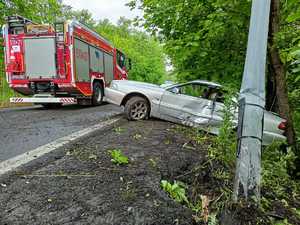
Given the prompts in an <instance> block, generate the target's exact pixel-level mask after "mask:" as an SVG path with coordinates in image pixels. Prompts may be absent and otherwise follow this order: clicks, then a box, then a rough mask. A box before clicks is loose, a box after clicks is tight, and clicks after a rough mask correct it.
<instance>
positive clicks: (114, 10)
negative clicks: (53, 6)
mask: <svg viewBox="0 0 300 225" xmlns="http://www.w3.org/2000/svg"><path fill="white" fill-rule="evenodd" d="M129 1H130V0H63V3H64V4H66V5H70V6H72V7H73V8H74V9H77V10H78V9H88V10H89V11H90V12H91V13H92V14H93V17H94V19H96V20H99V19H105V18H107V19H109V20H110V21H111V22H113V23H115V24H116V23H117V21H118V19H119V18H120V17H121V16H123V17H126V18H128V19H133V18H135V17H136V16H141V11H139V10H133V11H131V10H130V9H129V7H128V6H125V4H126V3H128V2H129Z"/></svg>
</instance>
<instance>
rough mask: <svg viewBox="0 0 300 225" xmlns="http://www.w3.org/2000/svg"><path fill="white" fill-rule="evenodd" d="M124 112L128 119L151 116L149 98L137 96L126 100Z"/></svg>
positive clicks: (141, 118) (143, 118)
mask: <svg viewBox="0 0 300 225" xmlns="http://www.w3.org/2000/svg"><path fill="white" fill-rule="evenodd" d="M124 112H125V115H126V117H127V119H128V120H135V121H137V120H145V119H148V117H149V113H150V105H149V103H148V101H147V99H145V98H143V97H139V96H135V97H132V98H130V99H129V100H128V101H127V102H126V104H125V110H124Z"/></svg>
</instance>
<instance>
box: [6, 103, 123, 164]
mask: <svg viewBox="0 0 300 225" xmlns="http://www.w3.org/2000/svg"><path fill="white" fill-rule="evenodd" d="M120 112H121V108H120V107H117V106H114V105H110V104H105V105H102V106H98V107H86V106H78V105H68V106H63V107H62V108H59V109H45V108H43V107H41V106H34V107H20V108H12V109H1V110H0V162H1V161H4V160H6V159H9V158H12V157H14V156H17V155H19V154H22V153H25V152H27V151H30V150H32V149H35V148H37V147H39V146H42V145H45V144H47V143H49V142H52V141H54V140H56V139H58V138H61V137H63V136H66V135H69V134H71V133H74V132H76V131H79V130H81V129H84V128H87V127H89V126H93V125H95V124H97V123H99V122H101V121H102V120H103V119H106V118H108V117H111V116H114V115H117V114H119V113H120Z"/></svg>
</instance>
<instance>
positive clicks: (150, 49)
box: [96, 18, 166, 83]
mask: <svg viewBox="0 0 300 225" xmlns="http://www.w3.org/2000/svg"><path fill="white" fill-rule="evenodd" d="M96 30H97V31H98V32H99V33H100V34H101V35H103V36H104V37H106V38H107V39H108V40H110V41H111V42H112V43H113V44H114V45H115V46H116V47H117V48H120V49H121V50H122V51H124V53H125V54H126V55H127V57H129V58H131V60H132V64H133V67H132V69H131V70H130V71H129V79H131V80H138V81H146V82H150V83H162V82H163V81H164V80H165V75H166V72H165V62H164V59H165V56H164V53H163V50H162V46H161V45H160V44H159V42H158V41H157V40H156V39H155V38H153V37H150V36H149V35H147V34H146V33H144V32H142V31H138V30H136V29H134V27H133V26H132V21H130V20H127V19H125V18H120V20H119V21H118V25H113V24H111V23H110V22H109V21H108V20H101V21H99V22H98V24H97V25H96Z"/></svg>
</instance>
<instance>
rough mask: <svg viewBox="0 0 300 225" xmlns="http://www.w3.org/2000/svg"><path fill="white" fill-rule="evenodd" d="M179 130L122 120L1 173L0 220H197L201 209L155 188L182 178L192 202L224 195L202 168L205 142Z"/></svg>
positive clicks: (188, 223)
mask: <svg viewBox="0 0 300 225" xmlns="http://www.w3.org/2000/svg"><path fill="white" fill-rule="evenodd" d="M183 130H184V129H183V128H182V127H181V126H178V125H174V124H171V123H168V122H164V121H159V120H148V121H142V122H128V121H126V120H121V121H120V122H119V123H118V124H115V125H114V127H111V128H108V129H106V130H102V131H97V132H94V133H93V134H92V135H89V136H88V137H85V138H82V139H80V140H78V141H77V142H75V143H72V144H70V145H67V146H64V147H62V148H61V149H58V150H57V151H55V152H52V153H51V154H48V155H47V156H46V157H42V158H40V159H37V160H35V161H33V162H32V163H30V164H28V165H26V166H24V167H22V168H19V169H18V171H15V172H13V173H11V174H7V175H6V176H4V177H2V178H1V179H0V184H1V186H0V224H1V225H4V224H9V225H10V224H12V225H18V224H22V225H23V224H30V225H34V224H36V225H43V224H99V225H173V224H174V225H193V224H196V220H197V218H198V217H199V216H200V215H196V213H195V212H194V211H192V210H191V209H190V208H188V207H187V206H186V205H184V204H180V203H177V202H175V201H174V200H173V199H171V198H170V197H169V196H168V194H167V193H166V192H164V191H163V190H162V188H161V186H160V182H161V180H168V181H170V182H173V181H174V180H177V181H182V182H184V183H185V184H187V185H188V186H189V187H190V188H189V189H188V193H187V195H188V198H189V199H190V201H192V202H195V201H196V200H197V198H199V197H200V194H201V195H203V196H208V197H209V199H211V201H218V200H219V199H221V198H222V194H221V193H219V192H218V191H217V190H218V187H219V186H220V180H216V179H213V178H212V174H211V170H210V169H209V168H211V167H210V166H206V165H207V164H208V160H207V148H208V147H209V143H206V144H197V143H196V142H195V140H192V139H191V138H190V137H189V135H188V134H187V133H186V132H183ZM115 149H119V150H121V151H122V152H123V153H124V155H126V156H128V158H129V163H128V164H127V165H116V164H114V163H113V162H111V156H110V153H109V151H110V150H115ZM241 215H242V216H241V217H243V218H245V215H244V214H241ZM254 216H255V215H253V213H251V212H250V211H249V212H248V213H247V216H246V217H249V218H252V220H253V219H254ZM195 218H196V219H195ZM240 219H241V218H240ZM231 221H236V218H235V219H232V220H231ZM198 224H203V223H201V222H198ZM238 224H243V223H238ZM247 224H256V223H251V222H249V221H247ZM231 225H234V224H231Z"/></svg>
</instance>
